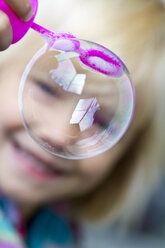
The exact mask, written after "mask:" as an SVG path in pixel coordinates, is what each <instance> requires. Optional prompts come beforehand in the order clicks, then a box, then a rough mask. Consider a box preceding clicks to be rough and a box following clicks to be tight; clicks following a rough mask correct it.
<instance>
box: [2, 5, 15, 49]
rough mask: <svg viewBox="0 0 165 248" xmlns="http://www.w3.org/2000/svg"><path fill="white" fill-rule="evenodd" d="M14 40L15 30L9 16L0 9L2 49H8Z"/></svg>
mask: <svg viewBox="0 0 165 248" xmlns="http://www.w3.org/2000/svg"><path fill="white" fill-rule="evenodd" d="M12 40H13V31H12V27H11V24H10V21H9V18H8V16H7V15H6V14H5V13H4V12H3V11H1V10H0V51H3V50H5V49H7V48H8V47H9V46H10V44H11V43H12Z"/></svg>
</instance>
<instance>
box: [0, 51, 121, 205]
mask: <svg viewBox="0 0 165 248" xmlns="http://www.w3.org/2000/svg"><path fill="white" fill-rule="evenodd" d="M27 50H29V51H30V47H28V48H27ZM13 57H14V56H13ZM24 57H26V56H24ZM25 65H26V62H25V59H23V58H22V59H20V60H19V59H17V58H15V57H14V58H12V59H10V62H6V63H3V65H2V68H1V74H0V106H1V107H0V116H1V121H0V188H1V189H2V190H3V191H4V192H5V193H6V194H7V195H9V196H10V197H13V198H14V199H16V200H17V201H23V202H27V203H28V202H29V203H37V204H38V203H41V202H46V201H49V200H57V199H64V198H69V197H73V196H77V195H80V194H83V193H85V192H88V191H90V190H92V189H94V188H95V187H96V186H97V185H98V184H99V183H100V182H101V181H102V180H103V178H104V177H105V176H106V175H107V173H110V170H111V169H112V167H113V166H114V163H115V161H116V160H117V159H118V158H119V157H120V154H121V152H122V151H123V147H125V142H124V145H123V142H120V143H119V144H118V145H116V146H115V147H114V148H113V149H111V150H109V151H107V152H105V153H104V154H102V155H99V156H97V157H94V158H91V159H85V160H80V161H72V160H65V159H62V158H58V157H55V156H52V155H50V154H48V153H47V152H46V151H44V150H42V149H41V148H40V147H39V146H38V145H37V144H35V143H34V141H33V140H32V139H31V137H30V136H29V135H28V134H27V133H26V131H25V129H24V127H23V125H22V122H21V119H20V116H19V112H18V104H17V98H18V86H19V82H20V77H21V74H22V72H23V70H24V68H25ZM58 139H59V137H58ZM61 142H62V137H61Z"/></svg>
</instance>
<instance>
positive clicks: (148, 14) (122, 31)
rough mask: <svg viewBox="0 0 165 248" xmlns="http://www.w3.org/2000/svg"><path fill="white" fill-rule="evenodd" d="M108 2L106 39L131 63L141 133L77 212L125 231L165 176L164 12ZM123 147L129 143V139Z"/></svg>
mask: <svg viewBox="0 0 165 248" xmlns="http://www.w3.org/2000/svg"><path fill="white" fill-rule="evenodd" d="M107 2H108V3H107V5H108V6H106V14H105V13H104V17H105V19H106V22H107V25H106V32H105V35H104V36H103V37H102V38H101V39H102V40H104V42H105V44H106V45H107V46H108V42H109V44H110V46H111V47H110V49H112V51H114V52H116V53H117V54H118V55H119V56H120V57H121V58H123V59H124V60H125V61H126V64H127V65H128V68H130V71H131V73H132V75H133V79H134V83H135V89H136V93H137V105H136V108H135V116H134V119H133V122H132V124H131V126H133V125H136V122H139V128H138V130H137V132H136V135H135V136H134V139H133V140H132V141H131V143H130V144H129V146H128V147H127V151H126V152H125V154H123V156H122V157H121V158H120V160H119V161H118V163H117V164H116V166H115V167H114V170H113V171H112V172H111V173H110V175H109V176H108V177H107V178H106V180H105V181H104V182H103V183H102V184H101V185H100V186H99V187H98V188H97V189H96V190H95V191H93V192H92V193H90V194H88V195H86V196H84V198H81V199H79V202H78V205H77V209H78V216H79V217H80V218H85V219H87V220H90V221H102V220H104V222H105V220H106V221H107V222H111V223H114V222H116V221H120V223H122V225H123V226H124V227H126V226H129V225H132V224H134V223H136V224H137V222H139V221H140V220H141V218H140V217H142V216H143V213H144V211H145V207H146V205H147V202H148V200H149V198H150V196H151V194H152V193H153V192H154V190H155V188H156V187H157V185H158V182H159V181H160V178H161V175H162V172H163V171H164V161H165V154H164V145H165V130H164V121H165V112H164V106H165V100H164V99H165V96H164V92H165V83H164V78H165V70H164V65H165V30H164V22H165V6H164V5H163V1H162V2H161V1H157V0H150V1H148V0H147V1H146V0H140V1H136V0H134V1H133V0H124V1H123V0H118V1H107ZM139 86H140V87H141V91H140V92H139V89H138V87H139ZM143 89H144V92H143ZM146 93H147V95H146V97H145V95H144V94H146ZM141 95H143V99H145V101H143V102H141V98H140V96H141ZM145 109H146V110H145ZM141 110H143V111H141ZM136 116H138V117H136ZM140 119H141V120H142V121H141V123H140ZM129 131H131V127H130V130H129ZM122 142H127V139H126V136H125V137H124V138H123V141H122Z"/></svg>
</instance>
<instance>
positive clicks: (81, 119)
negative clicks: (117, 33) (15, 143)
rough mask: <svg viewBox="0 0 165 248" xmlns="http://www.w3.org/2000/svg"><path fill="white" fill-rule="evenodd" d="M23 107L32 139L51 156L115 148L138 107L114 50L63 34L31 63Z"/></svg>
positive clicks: (23, 84) (25, 78) (76, 156)
mask: <svg viewBox="0 0 165 248" xmlns="http://www.w3.org/2000/svg"><path fill="white" fill-rule="evenodd" d="M19 108H20V113H21V117H22V120H23V123H24V125H25V128H26V129H27V131H28V133H29V134H30V135H31V136H32V138H33V139H34V140H35V141H36V142H37V143H38V144H39V145H40V146H41V147H42V148H44V149H45V150H46V151H48V152H50V153H51V154H54V155H57V156H60V157H63V158H68V159H83V158H89V157H93V156H96V155H98V154H100V153H102V152H104V151H106V150H108V149H110V148H111V147H112V146H114V145H115V144H116V143H117V142H118V141H119V140H120V138H121V137H122V136H123V134H124V133H125V131H126V129H127V127H128V125H129V123H130V121H131V118H132V114H133V110H134V89H133V85H132V82H131V79H130V76H129V73H128V71H127V68H126V66H125V65H124V63H123V62H122V61H121V60H120V59H119V58H118V57H117V56H116V55H115V54H114V53H112V52H111V51H110V50H108V49H106V48H105V47H103V46H101V45H98V44H96V43H93V42H89V41H84V40H78V39H77V38H75V37H74V36H73V37H72V36H69V35H68V37H67V36H66V35H65V36H64V35H59V36H58V37H57V39H54V40H53V42H52V41H51V42H48V43H47V44H46V45H45V46H44V47H43V48H42V49H41V50H40V51H39V52H38V53H37V54H35V56H34V57H33V58H32V60H31V61H30V63H29V64H28V65H27V67H26V69H25V71H24V74H23V76H22V79H21V84H20V89H19Z"/></svg>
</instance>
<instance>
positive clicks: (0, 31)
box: [0, 0, 33, 51]
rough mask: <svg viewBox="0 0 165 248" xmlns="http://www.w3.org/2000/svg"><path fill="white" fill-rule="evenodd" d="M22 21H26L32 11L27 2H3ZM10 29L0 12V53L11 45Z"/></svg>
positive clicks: (9, 0) (8, 22)
mask: <svg viewBox="0 0 165 248" xmlns="http://www.w3.org/2000/svg"><path fill="white" fill-rule="evenodd" d="M4 1H5V2H6V3H7V4H8V5H9V6H10V7H11V8H12V9H13V11H14V12H15V14H16V15H17V16H18V17H19V18H20V19H22V20H24V21H28V20H29V19H30V18H31V17H32V15H33V10H32V7H31V4H30V1H29V0H4ZM12 39H13V37H12V28H11V24H10V21H9V18H8V16H7V15H6V14H5V13H4V12H3V11H1V10H0V51H3V50H5V49H7V48H8V47H9V46H10V44H11V43H12Z"/></svg>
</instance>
